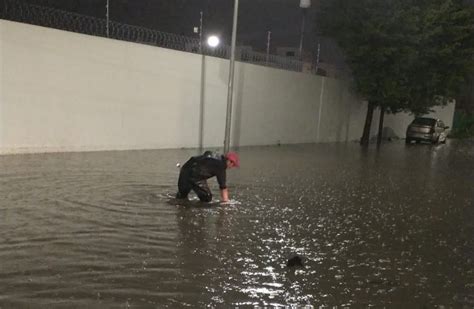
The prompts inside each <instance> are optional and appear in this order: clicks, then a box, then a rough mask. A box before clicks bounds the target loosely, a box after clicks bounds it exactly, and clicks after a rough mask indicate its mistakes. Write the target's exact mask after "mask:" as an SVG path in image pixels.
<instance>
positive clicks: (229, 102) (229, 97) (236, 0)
mask: <svg viewBox="0 0 474 309" xmlns="http://www.w3.org/2000/svg"><path fill="white" fill-rule="evenodd" d="M238 13H239V0H234V20H233V24H232V44H231V50H230V64H229V84H228V90H227V114H226V121H225V137H224V153H227V152H228V151H229V148H230V127H231V122H232V97H233V94H234V66H235V41H236V37H237V17H238Z"/></svg>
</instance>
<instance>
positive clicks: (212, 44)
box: [207, 35, 220, 47]
mask: <svg viewBox="0 0 474 309" xmlns="http://www.w3.org/2000/svg"><path fill="white" fill-rule="evenodd" d="M219 43H220V40H219V38H218V37H217V36H215V35H211V36H210V37H209V38H207V45H209V46H210V47H217V46H218V45H219Z"/></svg>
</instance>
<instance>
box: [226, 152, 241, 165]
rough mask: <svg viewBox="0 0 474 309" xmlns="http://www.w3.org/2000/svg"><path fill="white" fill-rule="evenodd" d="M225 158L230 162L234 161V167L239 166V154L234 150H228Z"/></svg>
mask: <svg viewBox="0 0 474 309" xmlns="http://www.w3.org/2000/svg"><path fill="white" fill-rule="evenodd" d="M225 158H226V159H227V160H229V161H231V162H232V163H234V165H235V166H236V167H239V166H240V159H239V155H238V154H237V153H236V152H232V151H231V152H228V153H227V154H226V155H225Z"/></svg>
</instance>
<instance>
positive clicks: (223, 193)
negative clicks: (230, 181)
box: [221, 188, 229, 203]
mask: <svg viewBox="0 0 474 309" xmlns="http://www.w3.org/2000/svg"><path fill="white" fill-rule="evenodd" d="M228 201H229V190H227V188H225V189H221V203H227V202H228Z"/></svg>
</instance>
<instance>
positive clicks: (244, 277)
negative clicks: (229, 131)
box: [0, 140, 474, 308]
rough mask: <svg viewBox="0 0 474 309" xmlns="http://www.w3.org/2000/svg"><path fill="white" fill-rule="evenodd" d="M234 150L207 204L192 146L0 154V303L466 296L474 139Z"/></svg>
mask: <svg viewBox="0 0 474 309" xmlns="http://www.w3.org/2000/svg"><path fill="white" fill-rule="evenodd" d="M239 153H240V157H241V168H240V169H232V170H230V171H228V174H227V178H228V185H229V190H230V195H231V198H232V199H233V200H234V202H233V203H232V204H231V205H219V204H213V205H212V206H208V205H202V204H199V203H188V204H186V205H183V204H181V205H180V204H178V203H177V201H176V200H174V199H172V198H171V196H172V195H174V193H175V192H176V182H177V178H178V173H179V170H178V169H177V168H176V163H178V162H180V163H184V162H185V161H186V160H187V159H188V158H189V157H190V156H191V155H196V154H197V152H196V150H156V151H123V152H96V153H64V154H39V155H18V156H0V213H1V216H0V308H30V307H31V308H72V307H74V308H167V307H168V308H181V307H196V308H203V307H216V308H229V307H236V306H238V307H240V308H253V307H265V306H266V307H271V306H274V307H278V306H281V307H282V306H289V305H300V306H303V305H311V306H314V308H318V307H319V306H323V305H325V306H338V308H344V307H347V308H352V307H355V308H361V307H363V308H366V307H369V306H376V307H382V306H386V307H388V308H423V307H426V308H431V307H437V306H439V308H450V307H453V308H473V307H474V237H473V236H474V207H473V206H474V202H473V198H474V141H472V140H471V141H456V140H448V143H447V144H446V145H437V146H432V145H411V146H405V144H404V143H403V142H396V143H390V144H385V145H383V146H382V147H381V149H380V150H377V149H376V148H369V149H368V150H363V149H361V147H360V146H359V145H358V144H355V143H349V144H318V145H294V146H281V147H276V146H275V147H250V148H242V149H240V150H239ZM210 184H211V188H212V189H213V193H214V195H215V196H218V187H217V183H216V181H215V179H211V180H210ZM293 254H299V255H301V256H303V257H304V265H305V266H304V267H299V268H287V267H286V262H287V260H288V258H289V257H291V256H292V255H293ZM441 306H444V307H441ZM308 308H310V307H308Z"/></svg>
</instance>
